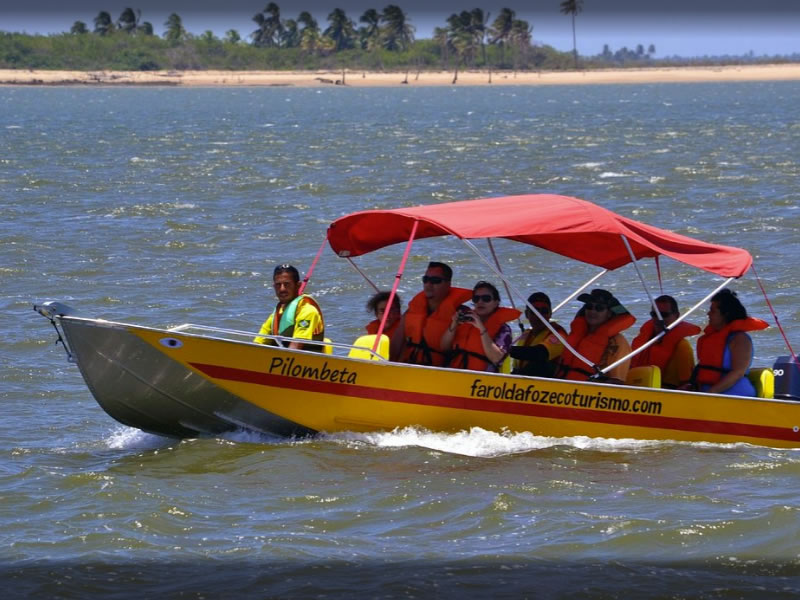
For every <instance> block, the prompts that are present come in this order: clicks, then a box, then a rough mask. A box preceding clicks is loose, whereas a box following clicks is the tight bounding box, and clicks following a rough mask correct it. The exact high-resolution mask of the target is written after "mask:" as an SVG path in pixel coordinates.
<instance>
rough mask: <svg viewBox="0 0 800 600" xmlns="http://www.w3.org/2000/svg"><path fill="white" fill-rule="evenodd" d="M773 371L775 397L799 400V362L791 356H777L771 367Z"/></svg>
mask: <svg viewBox="0 0 800 600" xmlns="http://www.w3.org/2000/svg"><path fill="white" fill-rule="evenodd" d="M772 370H773V372H774V373H775V397H776V398H780V399H781V400H800V363H797V362H794V361H793V360H792V357H791V356H779V357H778V360H776V361H775V366H774V367H772Z"/></svg>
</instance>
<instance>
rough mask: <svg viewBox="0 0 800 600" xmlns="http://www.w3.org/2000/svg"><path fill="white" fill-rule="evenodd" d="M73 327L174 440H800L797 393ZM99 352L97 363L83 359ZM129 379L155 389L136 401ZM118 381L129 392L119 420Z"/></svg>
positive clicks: (792, 443) (145, 416)
mask: <svg viewBox="0 0 800 600" xmlns="http://www.w3.org/2000/svg"><path fill="white" fill-rule="evenodd" d="M63 326H64V330H65V333H66V334H67V338H68V340H69V342H70V346H71V347H72V348H73V351H74V352H75V354H76V358H77V361H78V363H79V366H81V371H82V373H83V375H84V378H86V380H87V383H88V384H89V387H90V389H92V391H93V393H94V395H95V397H96V398H97V399H98V402H99V403H100V404H101V405H102V406H103V407H104V408H105V409H106V410H107V411H108V412H109V413H110V414H111V415H112V416H114V417H115V418H117V419H119V420H121V421H122V422H124V423H126V424H128V425H132V426H136V427H139V428H141V429H145V430H148V431H154V432H156V433H162V434H166V435H174V436H178V437H186V436H190V435H192V434H195V435H196V434H197V433H217V432H219V431H224V430H225V429H231V428H235V427H244V428H251V429H255V430H260V431H265V432H273V433H278V434H281V435H285V434H292V433H293V434H304V433H309V432H313V431H327V432H335V431H361V432H367V431H376V430H392V429H394V428H396V427H404V426H418V427H423V428H426V429H429V430H432V431H444V432H455V431H460V430H465V429H469V428H471V427H481V428H484V429H487V430H491V431H504V430H507V431H510V432H523V431H526V432H531V433H533V434H536V435H543V436H554V437H565V436H589V437H603V438H633V439H643V440H678V441H691V442H696V441H706V442H716V443H736V442H748V443H751V444H757V445H764V446H772V447H800V403H798V402H792V401H784V400H768V399H754V398H739V397H733V396H720V395H712V394H702V393H694V392H682V391H673V390H661V389H650V388H641V387H632V386H622V385H609V384H601V383H589V382H585V383H584V382H572V381H563V380H556V379H541V378H529V377H521V376H515V375H505V374H493V373H482V372H474V371H463V370H455V369H439V368H431V367H420V366H415V365H404V364H397V363H390V362H383V361H368V360H358V359H351V358H347V357H343V356H335V355H325V354H318V353H312V352H304V351H295V350H288V349H284V348H278V347H272V346H261V345H257V344H253V343H250V342H247V341H234V340H229V339H222V338H213V337H208V336H201V335H192V334H186V333H178V332H175V331H169V330H159V329H150V328H143V327H136V326H132V325H126V324H109V323H103V322H98V321H95V320H91V319H73V318H65V319H63ZM87 340H89V341H87ZM120 347H123V348H130V349H131V351H130V354H132V355H133V356H125V351H124V350H122V351H120V350H119V348H120ZM98 350H99V351H100V352H99V354H98ZM101 356H102V358H99V357H101ZM92 361H95V364H96V366H86V365H91V363H92ZM93 371H96V373H95V372H93ZM115 371H119V374H118V375H116V376H113V375H110V374H111V373H113V372H115ZM166 373H171V375H169V374H166ZM104 377H105V379H104V380H103V378H104ZM115 377H116V378H115ZM175 379H177V380H178V381H177V382H176V381H174V380H175ZM123 381H124V382H128V383H127V384H122V385H120V384H119V383H118V382H123ZM165 386H167V387H168V389H166V391H165V392H164V391H163V390H162V389H161V388H164V387H165ZM123 387H126V388H130V387H135V388H136V389H138V390H145V391H146V390H147V389H150V390H155V391H153V392H152V395H151V396H148V397H147V399H145V400H137V397H136V393H133V394H131V393H129V392H125V393H124V394H123V393H122V392H120V390H121V389H122V388H123ZM114 390H116V392H117V393H118V394H119V395H124V396H125V398H124V405H125V412H124V416H123V418H120V411H119V410H118V407H117V406H116V404H119V403H118V402H117V400H116V399H115V398H112V397H111V396H113V395H114ZM145 391H140V392H138V394H139V396H143V395H147V394H146V393H145ZM137 401H138V402H139V403H140V404H139V405H138V406H137ZM218 405H224V406H218ZM166 406H169V407H171V408H169V410H167V409H166V408H164V407H166ZM131 407H133V408H131ZM159 411H165V414H164V415H163V416H162V415H161V414H160V412H159ZM166 413H168V414H166ZM137 415H142V416H141V419H140V420H139V421H140V422H137ZM154 415H156V416H155V417H154ZM172 421H174V423H173V422H172Z"/></svg>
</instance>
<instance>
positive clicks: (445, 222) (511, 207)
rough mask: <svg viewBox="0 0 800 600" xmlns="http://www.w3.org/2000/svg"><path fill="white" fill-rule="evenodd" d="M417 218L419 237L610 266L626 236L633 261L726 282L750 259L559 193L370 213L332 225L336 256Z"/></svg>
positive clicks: (623, 260)
mask: <svg viewBox="0 0 800 600" xmlns="http://www.w3.org/2000/svg"><path fill="white" fill-rule="evenodd" d="M415 221H419V226H418V228H417V233H416V235H415V239H422V238H428V237H435V236H440V235H453V236H456V237H459V238H462V239H480V238H492V237H496V238H506V239H509V240H514V241H517V242H522V243H523V244H530V245H532V246H538V247H540V248H544V249H545V250H549V251H551V252H555V253H556V254H560V255H562V256H567V257H569V258H573V259H575V260H579V261H582V262H585V263H588V264H592V265H597V266H598V267H603V268H606V269H616V268H617V267H620V266H622V265H625V264H627V263H629V262H631V258H630V255H629V254H628V250H627V249H626V248H625V245H624V243H623V241H622V238H621V237H620V236H623V235H624V236H625V237H626V238H627V240H628V242H629V243H630V245H631V248H632V249H633V252H634V254H635V255H636V258H645V257H655V256H659V255H663V256H669V257H670V258H673V259H675V260H677V261H680V262H682V263H685V264H687V265H691V266H693V267H697V268H698V269H703V270H704V271H708V272H710V273H715V274H717V275H721V276H723V277H740V276H741V275H743V274H744V273H745V272H746V271H747V269H748V268H750V264H751V263H752V260H753V259H752V257H751V256H750V253H749V252H747V251H746V250H742V249H741V248H734V247H732V246H719V245H716V244H709V243H706V242H701V241H698V240H694V239H692V238H689V237H686V236H683V235H679V234H677V233H672V232H671V231H666V230H664V229H659V228H658V227H653V226H652V225H645V224H644V223H639V222H638V221H634V220H633V219H628V218H626V217H622V216H620V215H617V214H615V213H613V212H611V211H610V210H607V209H605V208H602V207H600V206H597V205H596V204H592V203H591V202H587V201H586V200H579V199H578V198H570V197H567V196H558V195H555V194H529V195H524V196H507V197H505V198H484V199H481V200H466V201H463V202H448V203H445V204H432V205H429V206H415V207H411V208H395V209H392V210H366V211H362V212H357V213H352V214H350V215H347V216H345V217H342V218H340V219H337V220H336V221H334V222H333V223H331V226H330V228H329V229H328V240H329V241H330V244H331V247H332V248H333V250H334V252H336V253H337V254H338V255H339V256H360V255H362V254H366V253H368V252H372V251H373V250H377V249H379V248H383V247H384V246H389V245H391V244H397V243H400V242H407V241H408V238H409V237H410V236H411V229H412V227H413V225H414V222H415Z"/></svg>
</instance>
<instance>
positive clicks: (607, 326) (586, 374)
mask: <svg viewBox="0 0 800 600" xmlns="http://www.w3.org/2000/svg"><path fill="white" fill-rule="evenodd" d="M578 301H580V302H583V303H584V305H583V307H582V308H581V309H580V310H579V311H578V314H577V315H576V316H575V319H574V320H573V321H572V324H571V325H570V330H569V336H567V342H568V343H569V345H570V346H571V347H572V348H574V349H575V350H576V351H577V352H578V353H579V354H580V355H581V356H583V357H584V358H587V359H588V360H590V361H592V366H589V365H587V364H586V363H585V362H584V361H582V360H581V359H579V358H578V357H577V356H575V355H574V354H573V353H572V352H570V351H569V348H566V349H564V353H563V354H562V355H561V364H560V365H559V368H558V370H557V371H556V377H558V378H560V379H572V380H574V381H586V380H588V379H589V378H590V377H592V376H594V375H597V374H598V373H599V372H600V370H601V369H604V368H606V367H607V366H609V365H611V364H613V363H615V362H617V360H619V359H620V358H622V357H623V356H625V355H627V354H630V352H631V346H630V344H629V343H628V340H626V339H625V336H623V335H622V333H621V332H622V331H625V330H626V329H628V328H629V327H630V326H631V325H633V324H634V323H635V322H636V318H635V317H634V316H633V315H632V314H630V313H629V312H628V311H627V309H626V308H625V307H624V306H622V304H620V301H619V300H617V299H616V298H615V297H614V295H613V294H612V293H611V292H609V291H608V290H602V289H594V290H592V293H591V294H581V295H580V296H578ZM630 362H631V361H630V360H626V361H625V362H623V363H620V364H619V365H617V366H616V367H614V368H613V369H612V370H611V371H609V372H608V373H605V374H604V377H603V381H605V382H607V383H608V382H610V383H624V382H625V378H626V377H627V376H628V370H629V368H630Z"/></svg>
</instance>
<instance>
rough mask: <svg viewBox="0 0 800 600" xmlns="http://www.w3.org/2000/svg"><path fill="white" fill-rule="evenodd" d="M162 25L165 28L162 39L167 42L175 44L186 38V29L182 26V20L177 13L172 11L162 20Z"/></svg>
mask: <svg viewBox="0 0 800 600" xmlns="http://www.w3.org/2000/svg"><path fill="white" fill-rule="evenodd" d="M164 27H166V28H167V30H166V31H165V32H164V39H165V40H167V41H168V42H170V43H172V44H177V43H179V42H182V41H183V40H184V39H185V38H186V30H185V29H184V28H183V22H182V21H181V18H180V17H179V16H178V13H172V14H171V15H170V16H168V17H167V20H166V21H165V22H164Z"/></svg>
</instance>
